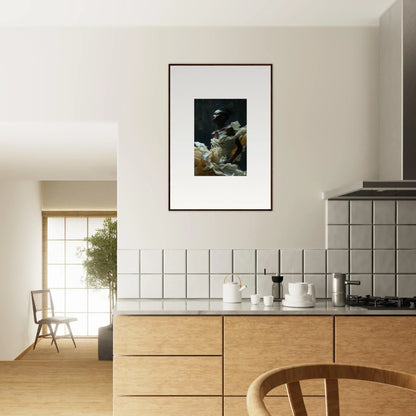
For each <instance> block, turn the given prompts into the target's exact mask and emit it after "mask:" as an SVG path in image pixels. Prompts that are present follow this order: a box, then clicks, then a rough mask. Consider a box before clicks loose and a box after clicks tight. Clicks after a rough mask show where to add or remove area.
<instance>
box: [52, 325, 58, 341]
mask: <svg viewBox="0 0 416 416" xmlns="http://www.w3.org/2000/svg"><path fill="white" fill-rule="evenodd" d="M58 326H59V324H56V325H55V331H54V332H53V335H54V336H55V339H56V333H57V332H58ZM52 344H53V338H52V341H51V345H52Z"/></svg>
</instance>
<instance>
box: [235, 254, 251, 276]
mask: <svg viewBox="0 0 416 416" xmlns="http://www.w3.org/2000/svg"><path fill="white" fill-rule="evenodd" d="M233 261H234V273H237V274H248V273H255V271H256V250H234V252H233Z"/></svg>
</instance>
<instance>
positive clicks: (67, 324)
mask: <svg viewBox="0 0 416 416" xmlns="http://www.w3.org/2000/svg"><path fill="white" fill-rule="evenodd" d="M66 326H67V327H68V331H69V335H71V338H72V342H73V343H74V347H75V348H76V347H77V344H75V340H74V336H73V335H72V331H71V327H70V325H69V322H67V323H66Z"/></svg>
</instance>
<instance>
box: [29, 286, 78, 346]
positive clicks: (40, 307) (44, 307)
mask: <svg viewBox="0 0 416 416" xmlns="http://www.w3.org/2000/svg"><path fill="white" fill-rule="evenodd" d="M30 293H31V296H32V307H33V316H34V318H35V324H37V325H38V330H37V332H36V338H35V343H34V344H33V349H35V347H36V343H37V342H38V339H39V338H46V337H48V336H51V337H52V342H51V344H53V343H55V347H56V351H58V352H59V348H58V344H57V343H56V340H57V339H59V338H68V337H67V336H60V337H57V336H56V333H57V331H58V327H59V325H60V324H64V325H66V326H67V328H68V331H69V335H70V336H71V338H72V342H73V343H74V346H75V348H76V347H77V345H76V344H75V340H74V336H73V335H72V331H71V327H70V325H69V323H70V322H74V321H77V318H70V317H67V316H55V309H54V306H53V300H52V294H51V291H50V289H46V290H32V291H31V292H30ZM38 313H42V315H44V314H45V313H46V314H48V315H49V316H46V317H45V316H44V317H42V318H41V319H38ZM43 325H46V326H47V327H48V328H49V333H47V334H42V335H40V331H41V329H42V327H43ZM52 325H55V329H54V330H53V329H52Z"/></svg>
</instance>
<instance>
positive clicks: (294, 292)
mask: <svg viewBox="0 0 416 416" xmlns="http://www.w3.org/2000/svg"><path fill="white" fill-rule="evenodd" d="M288 289H289V295H290V296H297V297H299V296H303V295H306V294H307V293H308V284H307V283H302V282H291V283H289V284H288Z"/></svg>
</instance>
